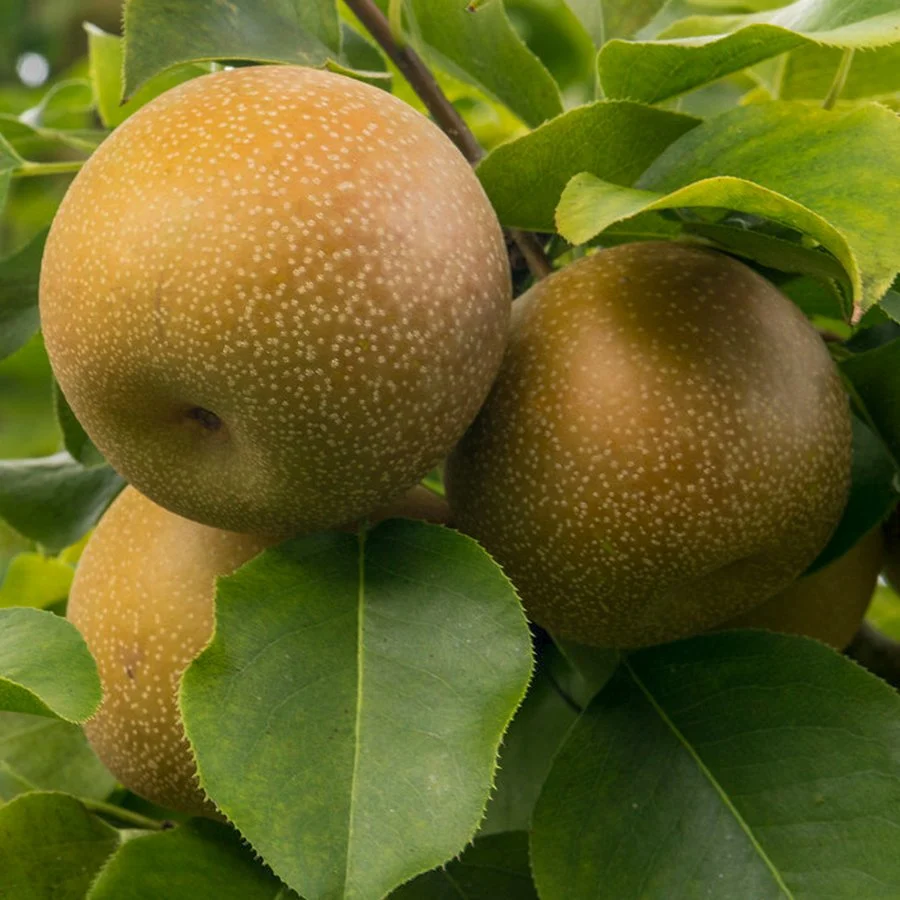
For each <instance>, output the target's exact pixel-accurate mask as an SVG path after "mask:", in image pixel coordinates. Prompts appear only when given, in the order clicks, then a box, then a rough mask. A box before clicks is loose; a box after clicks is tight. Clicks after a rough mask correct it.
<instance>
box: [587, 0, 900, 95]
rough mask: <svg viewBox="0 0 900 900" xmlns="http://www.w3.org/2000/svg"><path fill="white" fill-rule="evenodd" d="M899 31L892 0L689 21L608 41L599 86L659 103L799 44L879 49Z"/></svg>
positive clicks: (819, 0) (825, 3)
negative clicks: (637, 37)
mask: <svg viewBox="0 0 900 900" xmlns="http://www.w3.org/2000/svg"><path fill="white" fill-rule="evenodd" d="M729 32H730V33H729ZM898 33H900V11H898V10H897V4H896V2H895V0H860V2H856V3H847V2H846V0H796V2H795V3H792V4H790V5H789V6H786V7H784V8H782V9H776V10H773V11H765V12H760V13H752V14H750V15H745V16H693V17H691V18H688V19H682V20H680V21H678V22H676V23H675V24H674V25H673V26H672V27H671V28H669V29H668V30H667V31H665V32H663V33H662V34H660V35H658V37H660V38H666V40H665V41H639V42H629V41H621V40H614V41H610V42H609V43H607V44H606V45H605V46H604V47H603V49H602V50H601V51H600V59H599V67H600V82H601V84H602V86H603V90H604V91H605V93H606V94H607V96H609V97H619V98H627V99H631V100H640V101H642V102H644V103H658V102H659V101H661V100H665V99H667V98H669V97H675V96H677V95H678V94H683V93H685V92H686V91H689V90H691V89H692V88H695V87H698V86H699V85H701V84H706V83H708V82H711V81H716V80H718V79H719V78H722V76H724V75H729V74H731V73H732V72H739V71H740V70H741V69H744V68H746V67H747V66H752V65H754V64H756V63H758V62H760V61H762V60H765V59H771V58H773V57H775V56H778V55H780V54H782V53H785V52H787V51H788V50H793V49H795V48H797V47H800V46H803V45H805V44H810V43H817V44H824V45H827V46H830V47H839V48H855V47H859V48H867V47H884V46H887V45H889V44H894V43H897V39H898Z"/></svg>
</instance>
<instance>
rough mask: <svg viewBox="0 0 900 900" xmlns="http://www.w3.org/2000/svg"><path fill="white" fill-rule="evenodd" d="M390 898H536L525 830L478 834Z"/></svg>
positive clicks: (442, 899)
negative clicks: (443, 863)
mask: <svg viewBox="0 0 900 900" xmlns="http://www.w3.org/2000/svg"><path fill="white" fill-rule="evenodd" d="M390 900H538V895H537V891H536V890H535V888H534V882H532V880H531V868H530V866H529V863H528V834H527V833H526V832H524V831H514V832H507V833H505V834H493V835H490V836H488V837H481V838H478V839H477V840H476V841H475V843H474V844H473V845H472V846H471V847H469V848H468V849H467V850H466V852H465V853H463V855H462V856H461V857H460V858H459V859H455V860H453V862H451V863H448V864H447V865H446V866H445V867H444V868H442V869H436V870H435V871H433V872H426V873H425V874H424V875H420V876H419V877H418V878H416V880H415V881H411V882H410V883H409V884H405V885H403V887H401V888H399V889H398V890H396V891H394V893H392V894H391V896H390Z"/></svg>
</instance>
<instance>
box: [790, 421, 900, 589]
mask: <svg viewBox="0 0 900 900" xmlns="http://www.w3.org/2000/svg"><path fill="white" fill-rule="evenodd" d="M896 477H897V467H896V466H895V464H894V460H893V459H892V458H891V455H890V453H888V451H887V448H886V447H885V446H884V443H883V441H882V440H881V439H880V438H879V437H878V436H877V435H875V434H874V433H873V432H872V430H871V429H870V428H868V427H867V426H866V425H864V424H863V423H862V422H861V421H860V420H859V419H857V418H856V416H854V417H853V471H852V478H851V484H850V496H849V498H848V500H847V507H846V509H845V510H844V514H843V516H841V520H840V522H839V523H838V526H837V529H836V530H835V532H834V534H833V535H832V536H831V540H829V541H828V543H827V544H826V546H825V548H824V550H822V552H821V553H820V554H819V555H818V557H817V558H816V560H815V562H813V564H812V565H811V566H810V567H809V569H807V571H806V573H805V574H807V575H808V574H811V573H812V572H815V571H816V570H817V569H821V568H823V567H824V566H827V565H828V564H829V563H830V562H833V561H834V560H836V559H839V558H840V557H841V556H843V555H844V554H845V553H846V552H847V551H848V550H849V549H850V548H851V547H854V546H855V545H856V544H857V543H859V540H860V539H861V538H862V537H863V535H865V534H868V533H869V532H870V531H871V530H872V528H874V527H875V526H876V525H877V524H878V523H879V522H882V521H884V519H885V518H886V517H887V515H888V513H889V512H890V511H891V510H892V509H893V508H894V506H896V504H897V500H898V499H900V494H898V492H897V488H896V487H895V480H896Z"/></svg>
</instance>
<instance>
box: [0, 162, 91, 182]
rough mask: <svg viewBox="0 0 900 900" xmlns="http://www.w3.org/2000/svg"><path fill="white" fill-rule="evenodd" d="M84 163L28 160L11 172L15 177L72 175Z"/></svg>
mask: <svg viewBox="0 0 900 900" xmlns="http://www.w3.org/2000/svg"><path fill="white" fill-rule="evenodd" d="M83 165H84V161H83V160H72V161H71V162H45V163H41V162H26V163H24V164H23V165H20V166H19V167H18V168H17V169H13V170H12V172H11V173H10V174H11V175H12V177H13V178H35V177H37V176H40V175H70V174H72V173H73V172H77V171H78V170H79V169H80V168H81V167H82V166H83Z"/></svg>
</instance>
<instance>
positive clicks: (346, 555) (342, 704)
mask: <svg viewBox="0 0 900 900" xmlns="http://www.w3.org/2000/svg"><path fill="white" fill-rule="evenodd" d="M216 622H217V624H216V632H215V637H214V639H213V642H212V643H211V645H210V646H209V647H208V648H207V649H206V650H205V651H204V652H203V653H202V654H201V655H200V657H199V658H198V659H197V660H196V661H195V662H194V663H193V664H192V665H191V667H190V668H189V669H188V671H187V673H186V675H185V678H184V681H183V687H182V697H181V705H182V711H183V714H184V719H185V723H186V730H187V733H188V736H189V738H190V740H191V743H192V744H193V746H194V749H195V751H196V754H197V758H198V763H199V775H200V783H201V784H202V785H203V788H204V789H205V790H206V791H207V793H208V794H209V795H210V796H211V797H212V798H213V800H214V801H215V802H216V804H217V805H218V806H219V807H220V809H222V811H223V812H224V813H225V814H226V815H227V816H228V818H229V819H230V820H231V821H232V822H234V823H235V825H236V826H237V827H238V829H239V830H240V831H241V833H242V834H243V835H244V836H245V837H246V838H247V839H248V840H249V841H250V842H251V843H252V844H253V846H254V847H255V848H256V850H258V851H259V852H260V853H261V854H262V856H263V858H264V859H265V860H266V861H267V863H268V864H269V865H271V866H272V868H273V869H274V870H275V872H276V873H278V874H279V875H280V876H281V877H282V878H283V879H284V880H285V881H286V882H288V883H289V884H290V885H291V886H292V887H294V888H295V889H296V890H298V891H300V892H301V893H303V894H304V895H305V896H308V897H325V896H334V897H338V896H340V897H347V898H351V897H355V898H364V897H376V896H382V895H383V894H385V893H386V892H387V891H389V890H390V889H392V888H394V887H396V886H397V885H399V884H401V883H403V882H405V881H406V880H408V879H409V878H411V877H412V876H414V875H417V874H419V873H420V872H422V871H427V870H428V869H431V868H433V867H434V866H436V865H439V864H441V863H443V862H445V861H446V860H447V859H449V858H450V857H452V856H453V855H454V854H455V853H458V852H459V851H460V850H461V849H462V848H463V847H464V846H465V844H466V843H467V842H468V841H469V840H471V838H472V836H473V834H474V833H475V830H476V828H477V825H478V822H479V820H480V818H481V815H482V812H483V810H484V806H485V803H486V801H487V798H488V793H489V789H490V784H491V780H492V775H493V769H494V762H495V757H496V753H497V748H498V746H499V744H500V739H501V737H502V735H503V731H504V730H505V728H506V726H507V724H508V723H509V720H510V718H511V717H512V714H513V712H514V711H515V709H516V707H517V706H518V704H519V702H520V700H521V699H522V696H523V694H524V693H525V689H526V686H527V683H528V678H529V675H530V671H531V652H530V641H529V633H528V629H527V626H526V623H525V618H524V615H523V613H522V610H521V607H520V605H519V603H518V600H517V599H516V596H515V593H514V592H513V589H512V587H511V585H510V584H509V582H508V581H507V579H506V578H505V577H504V576H503V574H502V572H501V571H500V569H499V568H498V567H497V566H496V565H495V564H494V563H493V562H492V561H491V560H490V558H489V557H488V556H487V554H486V553H485V552H484V551H483V550H482V549H481V548H480V547H478V545H477V544H475V543H474V542H473V541H471V540H469V539H468V538H465V537H463V536H462V535H460V534H457V533H456V532H453V531H450V530H448V529H445V528H441V527H438V526H433V525H425V524H424V523H421V522H412V521H406V520H393V521H390V522H386V523H383V524H382V525H379V526H378V527H377V528H375V529H374V530H373V531H371V532H370V533H369V534H368V536H367V538H366V540H365V545H364V547H361V546H360V541H359V539H358V538H357V537H356V536H353V535H349V534H340V533H325V534H318V535H311V536H309V537H306V538H301V539H298V540H295V541H291V542H288V543H286V544H283V545H281V546H280V547H278V548H275V549H272V550H269V551H267V552H265V553H264V554H262V556H260V557H258V558H257V559H256V560H254V561H253V562H251V563H249V564H248V565H247V566H245V567H244V568H243V569H241V570H240V571H239V572H238V573H237V574H235V575H234V576H232V577H231V578H228V579H225V580H223V581H221V582H220V586H219V592H218V598H217V619H216Z"/></svg>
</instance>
